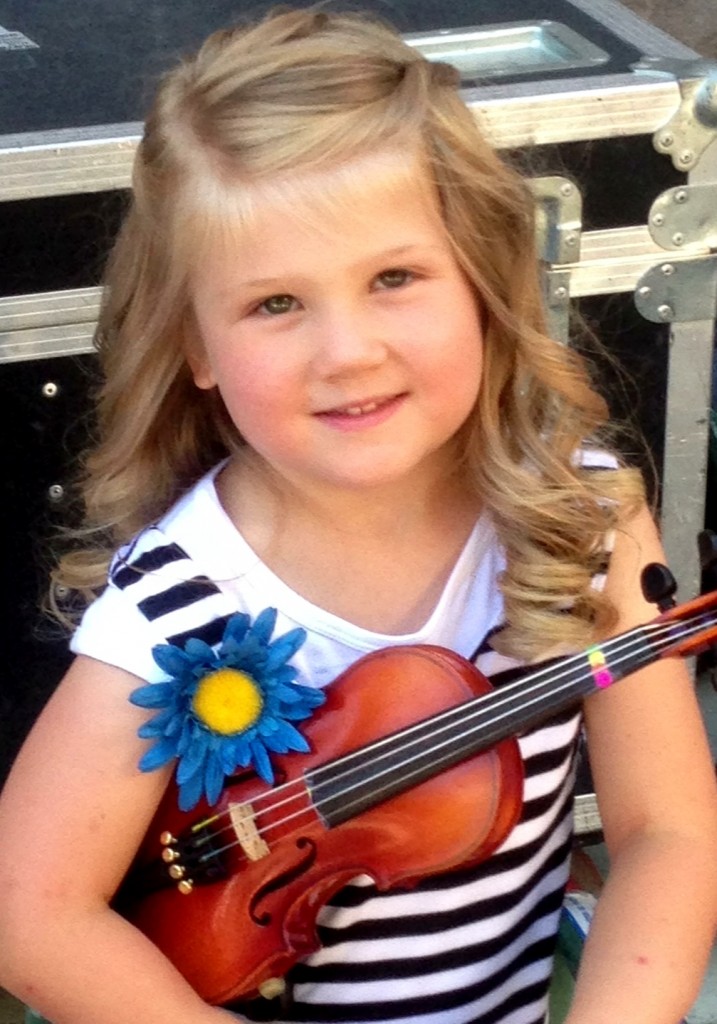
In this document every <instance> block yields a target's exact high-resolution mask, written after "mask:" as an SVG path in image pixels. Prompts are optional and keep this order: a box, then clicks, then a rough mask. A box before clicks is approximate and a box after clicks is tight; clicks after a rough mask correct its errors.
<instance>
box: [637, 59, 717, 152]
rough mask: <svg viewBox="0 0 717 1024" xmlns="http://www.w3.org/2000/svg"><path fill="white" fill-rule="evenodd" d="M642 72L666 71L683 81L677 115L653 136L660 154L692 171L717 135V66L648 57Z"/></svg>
mask: <svg viewBox="0 0 717 1024" xmlns="http://www.w3.org/2000/svg"><path fill="white" fill-rule="evenodd" d="M635 69H636V70H638V71H651V72H655V71H657V72H664V73H666V74H669V75H670V76H671V77H674V78H676V79H677V81H678V82H679V86H680V93H681V96H682V101H681V103H680V106H679V108H678V110H677V111H676V113H675V114H674V115H673V116H672V117H671V118H670V120H669V121H668V122H667V124H665V125H664V126H663V127H662V128H659V129H658V130H657V131H656V132H655V134H654V136H653V144H654V146H655V149H656V150H657V151H658V153H665V154H666V155H667V156H670V157H671V158H672V163H673V164H674V166H675V167H676V168H677V170H678V171H690V170H692V168H693V167H694V166H695V164H696V163H697V162H698V160H699V158H700V157H701V156H702V154H703V153H704V151H705V150H706V149H707V147H708V146H709V144H710V143H711V142H712V141H713V140H714V138H715V135H716V134H717V65H715V64H714V63H713V62H710V61H705V60H695V61H681V60H674V59H670V58H665V57H644V58H643V59H642V60H641V61H640V63H639V64H636V65H635Z"/></svg>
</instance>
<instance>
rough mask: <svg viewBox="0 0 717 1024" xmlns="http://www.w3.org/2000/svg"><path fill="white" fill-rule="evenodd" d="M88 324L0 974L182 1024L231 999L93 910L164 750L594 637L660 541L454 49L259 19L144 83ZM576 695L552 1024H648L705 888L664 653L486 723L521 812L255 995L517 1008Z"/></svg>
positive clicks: (525, 1015)
mask: <svg viewBox="0 0 717 1024" xmlns="http://www.w3.org/2000/svg"><path fill="white" fill-rule="evenodd" d="M98 344H99V349H100V354H101V359H102V363H103V368H104V372H105V385H104V390H103V392H102V395H101V400H100V407H99V411H100V439H99V443H98V447H97V449H96V450H95V451H94V453H93V454H92V455H91V457H90V458H89V460H88V463H87V475H86V482H85V490H84V496H85V506H86V512H87V527H86V534H85V540H86V545H85V549H84V550H83V551H82V552H80V553H78V552H76V553H75V555H74V557H73V558H72V559H67V560H66V561H65V563H64V565H63V568H62V572H61V573H60V580H61V582H63V583H64V584H65V586H70V587H72V588H73V589H74V591H75V592H77V593H84V594H86V595H87V594H89V595H91V596H92V597H94V598H96V599H95V600H94V602H93V603H91V604H90V606H89V609H88V610H87V611H86V613H85V615H84V618H83V620H82V623H81V625H80V626H79V629H78V630H77V632H76V633H75V635H74V639H73V649H74V650H75V652H76V653H77V658H76V660H75V662H74V664H73V666H72V668H71V670H70V671H69V673H68V675H67V677H66V678H65V679H64V681H63V682H62V683H61V685H60V687H59V689H58V690H57V692H56V693H55V695H54V697H53V698H52V700H51V701H50V703H49V705H48V707H47V709H46V711H45V712H44V714H43V715H42V716H41V718H40V720H39V721H38V723H37V725H36V728H35V729H34V731H33V733H32V735H31V737H30V739H29V740H28V742H27V744H26V746H25V748H24V749H23V751H22V753H21V755H20V757H19V759H18V761H17V764H16V766H15V768H14V771H13V773H12V775H11V778H10V780H9V782H8V784H7V786H6V789H5V792H4V793H3V798H2V805H1V809H0V877H1V878H2V881H3V885H2V899H1V900H0V948H1V949H2V951H3V952H2V956H1V958H0V959H1V962H2V969H1V971H0V983H2V984H3V985H5V986H6V987H7V988H8V989H10V990H11V991H13V992H15V993H17V994H18V995H19V996H20V997H21V998H22V999H23V1000H25V1001H26V1002H28V1003H29V1004H31V1005H32V1006H33V1007H34V1008H36V1009H37V1010H38V1011H39V1012H41V1013H42V1014H44V1015H45V1016H46V1017H48V1018H49V1019H50V1020H52V1021H53V1022H54V1024H100V1022H101V1024H134V1022H136V1021H138V1020H141V1021H142V1022H144V1024H163V1022H167V1024H169V1022H171V1024H177V1022H182V1024H200V1022H207V1024H210V1022H211V1021H215V1020H216V1021H220V1020H221V1019H227V1014H228V1013H231V1012H233V1013H238V1014H239V1015H240V1016H244V1015H251V1014H255V1013H257V1012H258V1004H257V1003H256V1002H253V1003H247V1005H245V1006H243V1007H237V1006H236V1005H235V1006H232V1007H231V1008H229V1009H227V1008H226V1007H218V1006H211V1005H209V1004H208V1002H206V1001H204V1000H203V999H201V998H200V997H199V995H198V994H197V993H196V992H195V991H193V989H192V988H191V987H190V985H189V984H188V983H187V982H186V981H185V979H184V977H183V976H182V974H181V973H180V972H179V971H178V970H177V969H176V968H175V967H174V966H173V964H172V963H171V962H170V960H169V958H167V957H165V956H164V955H163V954H162V953H161V952H160V951H159V949H158V948H157V946H155V945H154V944H153V943H152V942H150V941H149V940H148V938H147V937H146V936H145V935H144V934H143V932H142V931H140V930H139V929H138V928H136V927H135V926H133V925H132V924H131V923H129V922H128V921H127V920H125V918H123V917H122V916H120V915H119V914H118V913H117V912H116V911H115V910H114V909H113V908H112V907H111V905H110V904H111V901H112V898H113V895H114V893H115V891H116V890H117V888H118V886H119V885H120V883H121V881H122V879H123V877H124V875H125V873H126V872H127V870H128V867H129V865H130V863H131V861H132V859H133V856H134V854H135V851H136V850H137V848H138V846H139V844H140V843H141V840H142V837H143V835H144V834H145V832H146V830H147V827H148V824H149V822H150V820H151V819H152V817H153V814H154V812H155V810H156V808H157V805H158V803H159V800H160V798H161V797H162V794H163V792H164V790H165V788H166V787H167V784H168V781H169V779H170V776H171V774H172V772H173V770H174V768H175V767H177V769H178V776H177V778H178V782H179V799H180V802H181V803H182V805H183V806H185V807H193V806H195V805H196V803H197V801H198V800H199V798H200V796H202V795H204V796H205V797H207V798H208V800H209V802H210V803H213V802H215V801H216V799H217V797H218V795H219V792H220V790H221V787H222V784H223V782H224V780H225V778H226V776H227V775H229V774H231V773H232V772H233V771H234V770H235V769H236V768H237V766H239V768H241V767H242V766H245V767H250V768H251V769H252V771H254V772H256V773H258V774H259V775H261V776H263V777H264V778H268V779H271V778H272V777H273V775H274V758H275V755H276V752H277V751H282V750H284V751H286V750H291V749H297V748H300V747H301V746H302V740H301V732H302V723H305V721H306V720H307V719H308V718H310V716H311V715H312V714H314V713H315V714H317V715H319V714H320V710H319V711H316V710H315V707H316V705H317V704H318V703H319V702H320V701H321V699H322V692H321V691H322V690H324V689H326V688H328V689H329V690H330V687H331V683H332V680H334V679H335V678H336V676H338V675H339V674H340V673H341V672H342V671H343V670H344V669H346V668H347V667H348V666H350V665H352V664H353V663H354V662H356V661H357V659H359V658H360V657H361V656H362V655H364V654H366V653H367V652H370V651H375V650H378V649H381V648H386V647H392V646H394V647H395V646H401V645H408V644H410V645H413V644H426V643H429V644H434V645H439V646H440V647H443V648H448V649H450V650H451V651H455V652H457V653H458V654H460V655H463V656H464V657H466V658H471V659H473V660H474V661H475V663H476V664H477V666H478V667H479V668H480V669H481V670H482V671H483V672H484V673H486V674H489V675H490V674H493V673H495V672H498V671H500V670H503V669H507V668H510V667H512V668H515V667H516V666H519V665H521V664H524V663H526V662H529V661H536V660H540V659H544V658H546V657H548V656H552V655H554V654H555V653H556V652H557V653H565V652H570V651H576V650H580V649H582V648H583V647H586V646H588V645H589V644H591V643H594V642H596V641H599V640H600V639H602V638H605V637H606V636H608V635H609V634H610V633H613V632H618V631H622V630H625V629H628V628H630V627H632V626H633V625H635V624H636V623H639V622H643V621H646V620H647V619H649V618H652V617H653V616H654V615H655V609H654V608H653V607H651V606H650V605H648V604H647V603H646V602H645V600H644V599H643V597H642V596H641V593H640V587H639V575H640V570H641V568H642V566H643V565H644V564H645V563H646V562H649V561H654V560H659V559H661V558H662V552H661V550H660V545H659V542H658V539H657V536H656V532H655V529H654V527H653V525H652V522H651V520H650V517H649V515H648V514H647V512H646V511H645V509H644V506H643V504H642V501H641V495H640V488H639V485H638V483H637V482H636V480H635V477H634V475H633V474H632V473H631V472H630V471H628V470H626V469H620V468H617V463H616V461H615V460H614V459H613V457H612V456H609V455H607V454H605V446H604V443H600V444H598V442H597V441H596V436H597V431H598V430H599V428H600V427H601V426H602V425H603V424H604V420H605V408H604V405H603V402H602V401H601V400H600V399H599V398H598V397H597V396H596V395H595V394H594V393H593V391H592V390H591V388H590V386H589V383H588V381H587V378H586V376H585V372H584V370H583V368H582V366H581V365H580V363H579V361H578V360H577V358H575V357H574V356H573V355H572V354H571V353H570V352H569V351H567V350H565V349H563V348H562V347H560V346H559V345H558V344H556V343H554V342H553V341H551V340H550V339H549V338H548V337H547V336H546V334H545V324H544V319H543V311H542V303H541V298H540V286H539V281H538V278H537V270H536V257H535V252H534V247H533V217H532V202H531V197H530V193H529V191H528V189H527V188H526V186H525V185H524V183H523V182H522V181H521V180H520V179H519V178H518V177H517V176H516V175H515V174H514V173H513V172H512V171H511V170H509V169H508V168H507V167H506V166H504V165H503V163H502V162H501V161H500V160H499V159H498V157H497V156H496V155H495V154H494V153H493V152H492V151H491V150H490V148H489V147H488V146H487V145H486V143H485V141H484V140H483V139H482V138H481V135H480V132H479V129H478V127H477V126H476V123H475V120H474V117H473V115H472V114H471V113H470V112H469V110H468V109H467V108H466V107H465V106H464V104H463V103H462V101H461V99H460V97H459V95H458V93H457V84H456V77H455V75H454V73H453V72H452V69H450V68H448V67H447V66H445V65H441V64H431V63H428V62H427V61H425V60H424V59H422V58H421V56H420V55H419V54H418V53H417V52H415V51H414V50H413V49H411V48H410V47H408V46H406V45H405V44H404V43H403V42H402V41H401V39H400V38H399V37H398V36H397V35H395V34H394V33H393V32H392V31H390V30H389V29H387V28H385V27H383V26H381V25H379V24H376V23H374V22H372V21H370V20H368V19H363V18H361V17H359V16H338V15H333V14H326V13H316V12H314V11H308V12H284V13H280V14H277V15H274V16H270V17H268V18H266V19H265V20H264V21H262V22H261V23H259V24H257V25H255V26H254V27H251V28H245V29H241V30H237V31H227V32H222V33H218V34H216V35H215V36H213V37H212V38H210V39H209V40H208V42H207V43H206V44H205V45H204V47H203V48H202V49H201V51H200V52H199V54H198V55H197V56H196V58H195V59H193V60H188V61H186V62H185V63H183V64H182V65H181V66H180V67H179V68H177V69H176V70H175V71H174V72H173V73H172V74H170V75H169V76H168V77H167V78H166V80H165V81H164V82H163V84H162V85H161V88H160V90H159V94H158V98H157V100H156V103H155V106H154V108H153V110H152V112H151V115H150V117H149V119H148V123H147V128H146V132H145V136H144V139H143V141H142V143H141V145H140V148H139V153H138V157H137V164H136V171H135V179H134V195H133V203H132V207H131V209H130V212H129V215H128V218H127V221H126V224H125V226H124V229H123V231H122V233H121V237H120V239H119V241H118V244H117V247H116V251H115V253H114V257H113V259H112V262H111V267H110V270H109V277H108V287H107V292H106V299H105V305H104V309H103V312H102V317H101V322H100V326H99V330H98ZM115 549H119V553H118V554H117V555H116V556H115V557H114V559H113V560H112V561H111V555H112V552H113V551H114V550H115ZM608 561H609V568H608V571H607V577H605V569H606V566H607V565H608ZM108 564H109V579H108V581H107V585H106V587H105V582H106V580H107V571H108ZM603 584H604V585H603ZM96 595H99V596H96ZM267 609H274V610H275V611H271V610H269V611H267ZM236 613H243V615H244V616H245V617H243V618H242V617H237V615H236ZM280 637H283V639H280V640H278V639H277V638H280ZM419 696H420V694H418V693H417V694H416V699H418V698H419ZM130 698H131V699H130ZM392 700H393V702H394V703H396V698H395V695H393V694H392V692H391V690H390V688H388V687H387V688H386V692H385V704H386V707H387V708H390V707H391V705H392ZM148 709H149V710H148ZM583 716H584V722H585V726H586V729H587V735H588V740H589V745H590V751H591V756H592V767H593V772H594V777H595V784H596V788H597V791H598V795H599V802H600V809H601V813H602V817H603V822H604V830H605V835H606V839H607V843H608V845H609V849H610V853H611V858H612V868H611V873H610V878H609V881H608V883H607V886H606V889H605V892H604V895H603V896H602V898H601V900H600V903H599V908H598V911H597V914H596V917H595V921H594V924H593V927H592V931H591V935H590V938H589V941H588V944H587V948H586V951H585V955H584V960H583V965H582V969H581V973H580V977H579V981H578V986H577V990H576V994H575V999H574V1003H573V1006H572V1009H571V1011H570V1015H569V1024H618V1022H620V1024H623V1022H624V1024H675V1022H676V1021H677V1020H678V1019H679V1018H680V1017H681V1016H682V1015H683V1014H684V1013H685V1012H686V1010H687V1009H688V1007H689V1006H690V1004H691V1002H692V1001H693V999H694V997H695V995H696V992H697V989H698V985H699V981H700V978H701V974H702V971H703V968H704V965H705V960H706V955H707V952H708V949H709V945H710V941H711V938H712V935H713V930H714V926H715V905H716V903H717V877H716V876H717V812H716V810H715V787H714V779H713V771H712V766H711V763H710V756H709V752H708V749H707V746H706V743H705V738H704V735H703V731H702V727H701V722H700V716H699V712H698V708H697V705H696V701H695V698H694V694H693V691H692V688H691V685H690V682H689V680H688V677H687V674H686V671H685V668H684V667H683V665H682V663H681V662H679V661H677V660H676V659H671V660H663V661H660V662H658V663H657V664H655V665H653V666H651V667H649V668H646V669H643V670H641V671H640V672H638V673H636V674H635V675H633V676H632V677H630V678H629V679H627V680H625V681H623V682H621V683H619V684H618V685H616V686H614V687H611V688H608V689H604V690H602V691H601V692H599V693H598V694H597V695H595V696H591V697H589V698H588V699H586V700H585V702H584V707H583V708H582V714H581V712H580V711H579V710H578V709H570V710H568V711H566V712H562V713H560V714H559V715H557V716H556V717H554V718H552V719H550V720H549V721H547V722H544V723H542V724H541V725H539V726H537V725H533V726H531V727H529V728H526V729H525V730H524V732H523V734H522V735H521V737H520V741H519V743H520V753H521V757H522V761H523V769H524V774H525V782H524V791H523V800H522V810H521V811H520V817H519V820H518V822H517V824H515V826H514V827H513V828H512V829H511V830H510V831H509V833H508V834H507V836H506V837H505V838H504V839H503V840H502V842H501V844H500V845H499V847H498V848H497V849H496V850H495V851H494V852H493V854H492V855H491V856H489V857H488V858H487V859H485V860H484V861H483V862H482V863H480V864H478V865H477V866H475V865H473V866H470V865H468V866H466V865H465V864H459V865H458V866H456V867H455V868H453V869H452V870H450V871H442V872H439V873H438V874H436V875H434V876H431V877H427V878H425V879H424V880H422V881H421V882H420V883H419V884H418V885H417V886H416V887H415V888H411V889H407V888H400V887H398V888H395V889H393V890H391V891H388V892H381V891H379V890H378V889H377V887H376V886H375V885H374V883H373V881H372V879H371V878H369V877H367V876H366V875H360V876H358V877H356V878H354V879H353V880H352V881H351V882H350V884H348V885H346V886H343V887H342V888H341V890H340V891H339V892H337V893H335V894H334V895H333V896H332V897H331V899H330V900H329V902H328V903H327V905H326V906H324V907H323V909H321V911H320V914H319V926H320V928H319V931H320V938H321V941H322V945H321V948H320V949H319V950H318V951H317V952H316V953H314V954H312V955H310V956H309V957H307V958H306V959H305V960H304V961H303V962H301V963H299V964H298V965H297V966H296V967H295V968H294V969H292V971H291V972H290V974H289V976H288V978H287V979H286V980H287V992H286V995H285V997H284V999H283V1005H282V1008H281V1010H280V1011H279V1012H280V1015H281V1016H282V1017H283V1018H284V1019H291V1020H299V1021H351V1022H363V1021H387V1022H388V1021H391V1022H408V1021H410V1022H421V1024H468V1022H480V1024H538V1022H542V1021H544V1019H545V1014H546V999H547V989H548V985H549V980H550V973H551V957H552V952H553V946H554V941H555V932H556V927H557V919H558V914H559V911H560V906H561V901H562V893H563V887H564V885H565V881H566V875H567V861H568V857H569V852H570V839H571V786H572V781H573V769H574V759H575V745H576V737H577V734H578V730H579V728H580V724H581V721H582V720H583ZM138 730H139V734H138ZM148 741H149V742H148ZM292 756H293V757H295V758H299V759H300V758H301V756H302V755H301V754H300V753H295V754H293V755H292ZM138 764H139V765H140V767H139V768H138ZM476 799H477V796H476ZM415 830H416V835H415V836H414V837H407V839H406V840H404V841H405V842H408V843H413V842H418V841H419V840H420V837H421V835H422V834H426V833H428V834H430V833H431V831H432V824H431V821H430V820H428V821H420V822H416V823H415ZM178 898H179V897H178ZM190 898H191V897H190ZM237 926H238V927H239V926H240V925H237ZM187 938H188V939H189V936H188V937H187Z"/></svg>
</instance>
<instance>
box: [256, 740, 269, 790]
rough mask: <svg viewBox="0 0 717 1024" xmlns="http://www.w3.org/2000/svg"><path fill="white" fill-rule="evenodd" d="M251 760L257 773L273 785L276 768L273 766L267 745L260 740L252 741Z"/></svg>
mask: <svg viewBox="0 0 717 1024" xmlns="http://www.w3.org/2000/svg"><path fill="white" fill-rule="evenodd" d="M251 760H252V764H253V766H254V768H255V769H256V773H257V775H258V776H259V777H260V778H262V779H263V780H264V782H268V783H269V784H270V785H271V784H272V783H273V782H274V769H273V768H272V767H271V761H270V760H269V755H268V754H267V752H266V747H265V746H264V744H263V743H262V742H261V741H260V740H252V742H251Z"/></svg>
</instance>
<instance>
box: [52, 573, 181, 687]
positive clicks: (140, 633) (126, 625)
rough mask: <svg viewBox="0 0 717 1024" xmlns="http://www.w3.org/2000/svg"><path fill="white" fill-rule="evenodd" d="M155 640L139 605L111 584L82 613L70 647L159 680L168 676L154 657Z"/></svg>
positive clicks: (140, 675) (152, 679)
mask: <svg viewBox="0 0 717 1024" xmlns="http://www.w3.org/2000/svg"><path fill="white" fill-rule="evenodd" d="M154 643H155V640H154V639H153V637H152V633H151V630H150V625H149V623H148V622H147V620H146V619H145V617H144V616H143V615H142V613H141V612H140V611H139V609H138V608H137V606H136V605H135V604H134V603H133V602H132V601H129V600H128V599H127V597H126V596H125V594H124V593H123V592H122V591H121V590H118V589H117V588H116V587H113V586H109V587H107V589H106V590H105V591H104V592H103V593H102V594H101V595H100V596H99V597H98V598H97V600H96V601H93V603H92V604H91V605H90V606H89V608H88V609H87V611H86V612H85V614H84V615H83V617H82V621H81V622H80V625H79V626H78V628H77V630H76V631H75V633H74V635H73V637H72V640H71V641H70V649H71V650H72V651H73V652H74V653H75V654H85V655H87V656H88V657H90V658H95V659H96V660H97V661H103V662H105V663H106V664H108V665H115V666H116V667H117V668H121V669H124V670H125V672H131V673H132V674H133V675H135V676H139V678H140V679H144V680H145V681H146V682H148V683H156V682H160V681H161V680H163V679H166V678H167V677H166V675H165V674H164V673H163V672H162V670H161V669H160V668H159V666H158V665H157V664H156V663H155V661H154V658H153V657H152V646H153V644H154Z"/></svg>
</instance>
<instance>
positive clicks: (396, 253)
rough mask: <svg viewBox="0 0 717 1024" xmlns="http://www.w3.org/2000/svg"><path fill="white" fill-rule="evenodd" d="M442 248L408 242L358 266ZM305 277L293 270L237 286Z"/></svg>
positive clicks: (269, 285)
mask: <svg viewBox="0 0 717 1024" xmlns="http://www.w3.org/2000/svg"><path fill="white" fill-rule="evenodd" d="M440 249H441V246H439V245H435V244H433V243H428V242H426V243H423V242H408V243H406V244H405V245H397V246H394V247H392V248H390V249H383V250H381V251H380V252H376V253H371V254H370V255H369V256H367V257H366V259H365V260H364V259H361V260H359V261H358V263H357V266H358V265H361V264H363V263H369V262H370V263H374V262H377V263H380V262H383V261H384V260H395V259H399V258H401V257H403V256H406V255H419V254H420V253H423V252H425V253H429V252H432V251H433V252H434V251H436V250H440ZM303 277H304V275H302V274H301V273H298V274H295V273H294V272H293V271H291V270H287V271H286V272H285V273H281V274H276V275H273V276H271V277H252V278H247V279H246V280H241V281H237V283H236V284H237V286H238V287H240V288H250V289H254V288H259V289H262V288H274V287H278V286H281V285H285V283H286V281H287V280H288V279H291V280H292V281H294V282H299V283H300V282H301V281H302V279H303Z"/></svg>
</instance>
